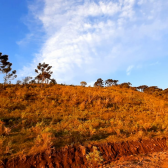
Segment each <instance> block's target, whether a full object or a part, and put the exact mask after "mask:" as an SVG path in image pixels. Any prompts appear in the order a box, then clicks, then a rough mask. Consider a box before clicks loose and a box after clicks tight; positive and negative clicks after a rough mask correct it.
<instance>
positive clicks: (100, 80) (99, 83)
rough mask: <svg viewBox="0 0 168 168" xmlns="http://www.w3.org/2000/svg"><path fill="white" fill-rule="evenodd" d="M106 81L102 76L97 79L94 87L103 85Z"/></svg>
mask: <svg viewBox="0 0 168 168" xmlns="http://www.w3.org/2000/svg"><path fill="white" fill-rule="evenodd" d="M103 85H104V82H103V80H102V79H101V78H99V79H97V81H96V82H95V83H94V87H99V86H100V87H103Z"/></svg>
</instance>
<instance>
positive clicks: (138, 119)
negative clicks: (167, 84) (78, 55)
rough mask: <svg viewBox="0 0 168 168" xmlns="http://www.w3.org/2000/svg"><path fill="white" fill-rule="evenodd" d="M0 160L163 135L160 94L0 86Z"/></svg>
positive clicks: (166, 100) (167, 125)
mask: <svg viewBox="0 0 168 168" xmlns="http://www.w3.org/2000/svg"><path fill="white" fill-rule="evenodd" d="M0 87H1V88H0V159H3V158H6V157H14V156H16V155H31V154H36V153H39V152H41V151H43V150H45V149H47V148H48V147H51V146H55V147H56V148H59V147H62V146H65V145H72V144H74V143H80V144H85V143H103V142H116V141H125V140H136V139H139V138H152V137H163V136H167V134H168V96H167V92H166V91H160V92H150V94H149V93H143V92H139V91H136V90H135V89H133V88H120V87H119V86H112V87H105V88H92V87H82V86H63V85H44V86H43V88H41V85H38V84H29V85H6V86H5V87H4V88H3V85H1V86H0Z"/></svg>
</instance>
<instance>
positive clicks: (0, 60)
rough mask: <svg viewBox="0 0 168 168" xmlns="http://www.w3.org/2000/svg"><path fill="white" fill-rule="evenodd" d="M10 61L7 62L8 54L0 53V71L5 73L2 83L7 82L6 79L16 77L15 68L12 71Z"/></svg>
mask: <svg viewBox="0 0 168 168" xmlns="http://www.w3.org/2000/svg"><path fill="white" fill-rule="evenodd" d="M11 66H12V63H10V62H8V55H2V53H0V71H1V72H2V73H5V76H4V84H6V83H8V80H13V79H15V78H16V77H17V75H16V70H13V71H12V68H11Z"/></svg>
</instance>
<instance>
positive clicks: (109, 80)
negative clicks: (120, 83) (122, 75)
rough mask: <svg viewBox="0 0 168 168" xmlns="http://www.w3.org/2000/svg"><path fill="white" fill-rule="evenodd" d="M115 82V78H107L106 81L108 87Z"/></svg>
mask: <svg viewBox="0 0 168 168" xmlns="http://www.w3.org/2000/svg"><path fill="white" fill-rule="evenodd" d="M113 83H114V80H113V79H107V80H106V81H105V85H107V86H108V87H109V86H112V85H113Z"/></svg>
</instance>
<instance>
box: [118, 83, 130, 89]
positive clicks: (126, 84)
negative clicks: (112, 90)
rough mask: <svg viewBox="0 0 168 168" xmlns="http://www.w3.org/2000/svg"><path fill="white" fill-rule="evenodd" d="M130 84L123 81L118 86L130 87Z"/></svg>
mask: <svg viewBox="0 0 168 168" xmlns="http://www.w3.org/2000/svg"><path fill="white" fill-rule="evenodd" d="M131 85H132V84H131V83H130V82H127V83H126V82H125V83H121V84H120V87H122V88H130V86H131Z"/></svg>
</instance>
